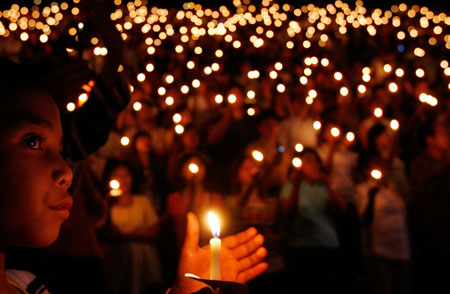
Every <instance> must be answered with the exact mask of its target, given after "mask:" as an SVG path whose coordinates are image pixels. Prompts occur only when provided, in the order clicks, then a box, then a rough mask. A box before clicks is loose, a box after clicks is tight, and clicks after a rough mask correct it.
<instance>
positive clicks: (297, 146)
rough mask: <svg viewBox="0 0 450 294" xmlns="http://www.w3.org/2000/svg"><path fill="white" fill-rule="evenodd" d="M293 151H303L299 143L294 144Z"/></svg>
mask: <svg viewBox="0 0 450 294" xmlns="http://www.w3.org/2000/svg"><path fill="white" fill-rule="evenodd" d="M295 151H297V152H302V151H303V145H302V144H300V143H297V144H295Z"/></svg>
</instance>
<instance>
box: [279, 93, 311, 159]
mask: <svg viewBox="0 0 450 294" xmlns="http://www.w3.org/2000/svg"><path fill="white" fill-rule="evenodd" d="M310 111H311V108H310V107H309V106H308V105H307V104H306V102H305V100H304V99H303V98H300V97H297V98H294V100H293V101H292V102H291V113H290V116H289V117H288V118H286V119H285V120H283V121H281V123H280V135H279V136H280V138H279V142H280V144H282V145H283V146H285V147H286V150H294V148H295V145H296V144H298V143H300V144H302V145H303V146H305V147H316V146H317V131H316V130H315V129H314V127H313V124H314V120H313V118H312V117H311V112H310Z"/></svg>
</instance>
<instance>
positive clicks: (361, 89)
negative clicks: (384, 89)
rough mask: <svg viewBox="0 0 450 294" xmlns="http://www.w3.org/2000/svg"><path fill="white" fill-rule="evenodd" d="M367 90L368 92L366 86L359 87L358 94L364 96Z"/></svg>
mask: <svg viewBox="0 0 450 294" xmlns="http://www.w3.org/2000/svg"><path fill="white" fill-rule="evenodd" d="M366 90H367V88H366V86H364V85H358V92H359V93H361V94H364V93H366Z"/></svg>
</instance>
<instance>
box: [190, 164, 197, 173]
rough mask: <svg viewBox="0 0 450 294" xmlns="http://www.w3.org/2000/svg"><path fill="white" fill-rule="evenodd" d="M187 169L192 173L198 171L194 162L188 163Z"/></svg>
mask: <svg viewBox="0 0 450 294" xmlns="http://www.w3.org/2000/svg"><path fill="white" fill-rule="evenodd" d="M189 171H190V172H191V173H193V174H196V173H198V165H196V164H195V163H191V164H189Z"/></svg>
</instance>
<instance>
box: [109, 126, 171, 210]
mask: <svg viewBox="0 0 450 294" xmlns="http://www.w3.org/2000/svg"><path fill="white" fill-rule="evenodd" d="M118 158H120V159H122V160H123V161H126V162H127V163H129V164H130V165H131V166H132V167H133V170H134V172H135V178H134V183H135V186H136V191H137V193H139V194H142V195H146V196H147V197H149V198H150V199H151V202H152V203H153V205H154V207H155V209H156V211H157V213H158V214H160V213H161V212H162V210H163V209H164V199H163V197H164V195H166V194H165V193H167V188H166V186H167V184H166V183H167V182H166V178H165V168H166V166H165V157H162V156H157V155H156V154H155V152H154V150H153V142H152V138H151V137H150V135H149V134H148V133H147V132H145V131H139V132H138V133H136V134H135V135H134V137H133V138H132V141H131V143H130V146H129V147H127V148H123V152H122V153H121V155H120V156H119V157H118Z"/></svg>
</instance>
